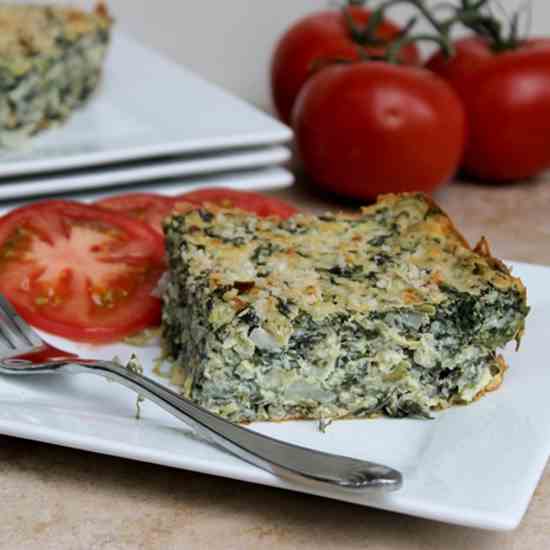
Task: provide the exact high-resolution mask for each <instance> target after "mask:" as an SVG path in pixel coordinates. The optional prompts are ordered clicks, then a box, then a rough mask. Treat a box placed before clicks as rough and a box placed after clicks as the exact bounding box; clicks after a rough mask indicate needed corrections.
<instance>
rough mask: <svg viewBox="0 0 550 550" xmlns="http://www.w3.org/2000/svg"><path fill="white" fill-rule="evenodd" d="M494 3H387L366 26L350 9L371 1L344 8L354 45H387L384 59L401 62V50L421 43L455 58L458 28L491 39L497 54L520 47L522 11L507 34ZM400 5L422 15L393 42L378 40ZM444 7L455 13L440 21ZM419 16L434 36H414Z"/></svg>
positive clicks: (352, 0)
mask: <svg viewBox="0 0 550 550" xmlns="http://www.w3.org/2000/svg"><path fill="white" fill-rule="evenodd" d="M494 3H495V0H460V1H459V2H458V5H457V4H456V3H452V2H445V1H444V2H441V3H439V4H437V5H434V6H428V4H427V2H426V1H425V0H383V1H381V2H379V3H378V4H377V5H375V7H373V8H372V13H371V15H370V17H369V20H368V22H367V24H366V25H364V26H363V27H360V26H359V25H357V23H356V22H355V21H354V19H353V16H352V14H351V12H350V7H352V6H364V5H368V4H370V3H369V2H368V1H367V0H348V2H347V6H345V7H344V8H343V14H344V17H345V19H346V22H347V24H348V27H349V31H350V35H351V37H352V40H353V41H354V42H356V43H357V44H358V45H360V46H386V47H387V52H388V53H387V54H386V55H385V56H383V58H384V60H386V61H389V62H391V63H398V62H399V59H398V58H399V52H400V51H401V49H402V48H403V47H405V46H407V45H409V44H412V43H415V42H418V41H429V42H435V43H437V44H439V45H440V47H441V49H442V51H443V52H444V54H445V55H447V56H450V55H453V49H452V45H451V44H452V43H451V34H452V31H453V30H454V28H455V27H456V26H458V25H461V26H463V27H466V28H467V29H469V30H471V31H473V32H474V33H475V34H477V35H478V36H480V37H482V38H484V39H485V40H487V42H488V43H489V44H490V46H491V48H492V49H493V51H495V52H497V53H500V52H503V51H506V50H513V49H516V48H518V47H520V46H521V44H522V42H523V41H522V40H521V38H520V36H519V35H520V32H519V27H520V17H521V12H520V11H518V12H515V13H514V14H513V15H512V16H511V17H510V18H509V21H508V25H507V27H508V28H509V32H508V33H506V31H505V28H506V26H505V25H503V23H502V22H501V21H500V20H499V19H498V18H497V17H496V16H495V14H494V13H493V11H492V10H491V7H492V5H493V4H494ZM398 5H408V6H410V7H412V8H414V9H415V10H416V11H417V12H418V16H414V17H412V18H411V19H409V21H408V22H407V23H406V25H405V26H404V28H403V29H402V31H401V32H400V33H399V35H398V36H396V37H394V38H393V39H391V40H386V41H384V40H381V39H380V38H378V37H377V33H378V29H379V27H380V25H381V24H382V23H383V21H384V19H385V17H386V13H387V12H388V10H390V9H391V8H393V7H395V6H398ZM441 8H447V10H448V11H450V12H451V13H450V14H448V15H447V16H446V17H444V18H440V17H438V16H437V14H436V12H437V11H438V10H439V9H441ZM419 17H421V18H423V19H424V20H425V21H427V22H428V23H429V24H430V26H431V27H432V28H433V30H434V31H435V34H434V35H428V34H421V35H417V36H415V35H412V34H411V32H412V30H413V28H414V27H415V26H416V23H417V21H418V18H419Z"/></svg>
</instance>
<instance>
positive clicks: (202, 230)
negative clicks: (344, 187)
mask: <svg viewBox="0 0 550 550" xmlns="http://www.w3.org/2000/svg"><path fill="white" fill-rule="evenodd" d="M165 233H166V244H167V250H168V256H169V272H170V274H169V280H168V284H167V286H166V288H165V291H164V296H163V300H164V307H163V329H162V330H163V339H164V345H165V346H166V350H167V352H168V353H169V355H170V356H171V357H172V358H173V360H174V361H175V367H174V375H175V376H176V377H177V379H178V380H179V381H180V383H181V384H182V386H183V391H184V393H185V394H186V395H188V396H190V397H191V398H192V399H193V400H195V401H196V402H197V403H199V404H200V405H202V406H204V407H206V408H207V409H209V410H211V411H213V412H215V413H218V414H220V415H222V416H225V417H227V418H229V419H231V420H234V421H245V422H246V421H254V420H281V419H287V418H317V419H321V418H322V419H327V418H340V417H365V416H372V415H377V414H386V415H389V416H394V417H404V416H420V417H428V416H429V415H430V411H432V410H434V409H440V408H445V407H448V406H449V405H451V404H454V403H468V402H471V401H472V400H474V399H475V398H477V397H479V396H481V395H482V394H483V393H484V392H486V391H489V390H492V389H495V388H496V387H498V385H499V384H500V382H501V379H502V375H503V372H504V370H505V367H506V365H505V364H504V362H503V360H502V359H501V358H500V357H498V356H497V354H496V350H497V348H499V347H501V346H503V345H504V344H506V343H507V342H509V341H510V340H513V339H518V340H519V338H520V337H521V334H522V331H523V327H524V320H525V317H526V315H527V312H528V308H527V305H526V292H525V289H524V287H523V285H522V284H521V282H520V281H519V280H518V279H516V278H513V277H512V276H511V275H510V274H509V272H508V271H507V269H506V268H505V267H504V266H503V265H502V264H501V263H500V262H498V261H497V260H495V259H493V258H491V257H490V255H489V253H488V250H487V247H486V243H484V242H483V243H482V245H483V246H480V247H479V248H478V249H476V251H472V250H471V249H470V248H469V247H468V246H467V245H466V243H465V242H464V240H463V239H462V237H461V236H460V235H459V234H458V233H457V232H456V230H455V229H454V228H453V226H452V225H451V222H450V221H449V219H448V218H447V217H446V216H445V215H444V214H443V213H442V212H441V211H440V210H439V209H438V208H436V207H435V206H434V205H433V204H432V203H431V201H429V200H428V199H426V198H424V197H423V196H422V195H400V196H397V195H387V196H385V197H383V198H382V199H381V200H379V202H378V203H377V204H375V205H374V206H371V207H369V208H364V209H363V210H362V211H361V213H360V214H358V215H344V214H335V215H333V214H327V215H324V216H321V217H313V216H305V215H298V216H295V217H294V218H291V219H289V220H285V221H283V220H279V219H276V218H269V219H261V218H257V217H255V216H253V215H247V214H245V213H242V212H237V211H231V210H223V209H216V208H210V209H209V210H208V211H206V210H198V211H195V210H190V211H188V212H186V213H183V214H178V215H174V216H173V217H171V218H170V219H168V220H167V221H166V223H165Z"/></svg>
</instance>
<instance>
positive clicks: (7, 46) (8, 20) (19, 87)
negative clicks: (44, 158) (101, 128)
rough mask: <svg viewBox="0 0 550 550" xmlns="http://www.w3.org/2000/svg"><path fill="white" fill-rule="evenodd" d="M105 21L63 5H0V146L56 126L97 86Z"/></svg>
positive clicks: (102, 14) (99, 11) (101, 12)
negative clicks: (53, 125)
mask: <svg viewBox="0 0 550 550" xmlns="http://www.w3.org/2000/svg"><path fill="white" fill-rule="evenodd" d="M110 27H111V19H110V18H109V16H108V15H107V11H106V9H105V7H104V6H103V5H102V4H99V5H98V7H97V8H96V10H95V12H93V13H85V12H83V11H80V10H76V9H72V8H64V7H50V6H38V5H37V6H32V5H31V6H25V5H17V4H13V5H10V4H3V5H0V147H2V146H4V147H5V146H16V145H18V144H20V143H21V142H22V141H24V140H25V139H26V138H27V137H28V136H30V135H32V134H35V133H36V132H38V131H39V130H41V129H43V128H46V127H47V126H50V125H52V124H57V123H61V122H62V121H64V120H65V119H66V118H67V117H68V116H69V115H70V114H71V112H72V111H73V110H74V109H76V108H77V107H79V106H80V105H82V104H83V103H84V102H85V101H86V99H87V98H88V97H89V96H90V95H91V94H92V92H93V91H94V90H95V88H96V87H97V85H98V83H99V80H100V76H101V69H102V65H103V60H104V58H105V54H106V51H107V46H108V43H109V35H110Z"/></svg>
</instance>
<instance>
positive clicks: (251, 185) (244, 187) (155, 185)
mask: <svg viewBox="0 0 550 550" xmlns="http://www.w3.org/2000/svg"><path fill="white" fill-rule="evenodd" d="M293 183H294V175H293V174H292V173H291V172H289V171H288V170H286V169H285V168H281V167H280V166H269V167H265V168H255V169H251V170H242V171H239V170H237V171H234V172H224V173H221V174H210V175H203V176H192V177H188V178H170V179H162V180H154V181H149V182H143V183H140V184H134V185H128V186H127V187H102V188H101V189H98V190H91V189H88V190H81V189H79V190H77V191H75V192H74V193H67V192H66V191H65V192H64V193H60V192H58V193H56V192H54V190H53V189H52V190H51V191H50V193H48V196H47V197H45V199H51V198H64V199H70V200H81V201H85V202H90V201H95V200H97V199H100V198H103V197H108V196H113V195H120V194H122V193H138V192H145V193H151V192H152V193H160V194H161V195H169V196H174V195H179V194H181V193H187V192H189V191H194V190H195V189H203V188H206V187H230V188H232V189H238V190H240V191H274V190H277V189H285V188H287V187H291V186H292V185H293ZM22 199H23V197H22V196H21V195H19V196H18V199H17V200H16V201H14V200H12V201H5V202H4V201H3V202H2V204H1V206H0V216H1V215H3V214H5V213H6V212H8V211H9V210H10V209H12V208H15V207H16V206H19V205H20V204H22V203H23V202H32V201H33V200H35V198H34V197H25V200H24V201H23V200H22ZM27 199H28V200H27Z"/></svg>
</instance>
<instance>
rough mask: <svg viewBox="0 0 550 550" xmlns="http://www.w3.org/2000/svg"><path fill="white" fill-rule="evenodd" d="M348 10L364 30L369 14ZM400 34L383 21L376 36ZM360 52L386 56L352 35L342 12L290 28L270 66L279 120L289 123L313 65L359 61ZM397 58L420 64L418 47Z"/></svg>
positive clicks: (309, 18) (379, 48)
mask: <svg viewBox="0 0 550 550" xmlns="http://www.w3.org/2000/svg"><path fill="white" fill-rule="evenodd" d="M347 9H348V13H349V15H350V17H351V18H352V20H353V23H354V25H356V26H357V27H358V28H364V27H365V26H366V25H367V23H368V22H369V20H370V18H371V13H372V12H371V11H370V10H368V9H365V8H362V7H357V6H355V7H349V8H347ZM400 31H401V29H400V27H399V26H398V25H396V24H395V23H393V22H392V21H390V20H387V19H383V20H382V21H381V22H380V24H379V25H378V26H377V29H376V32H375V37H376V38H377V39H379V40H381V41H382V42H384V41H388V40H391V39H393V38H395V37H397V36H398V35H399V33H400ZM361 49H362V51H363V52H364V53H367V54H368V55H371V56H377V55H382V54H384V53H385V47H384V46H380V45H374V46H373V45H369V44H365V43H362V41H361V40H360V39H358V38H357V37H356V36H354V34H353V32H352V30H351V28H350V24H349V22H348V20H347V19H346V17H345V16H344V12H343V11H339V10H327V11H322V12H318V13H314V14H312V15H309V16H307V17H305V18H303V19H301V20H299V21H298V22H297V23H295V24H294V25H293V26H291V27H290V28H289V29H288V30H287V31H286V33H285V34H284V35H283V36H282V38H281V39H280V40H279V43H278V44H277V46H276V48H275V52H274V54H273V59H272V64H271V88H272V93H273V100H274V103H275V107H276V109H277V112H278V114H279V116H280V118H281V120H283V121H284V122H287V123H289V122H290V119H291V112H292V108H293V106H294V103H295V100H296V97H297V96H298V94H299V92H300V90H301V89H302V87H303V85H304V84H305V82H306V81H307V80H308V79H309V78H310V76H311V75H312V73H313V72H314V70H315V66H316V65H318V64H323V63H325V62H330V61H334V60H336V59H339V60H358V59H360V58H361ZM399 59H400V61H401V62H402V63H404V64H410V65H417V64H419V63H420V54H419V50H418V48H417V47H416V46H415V45H414V44H409V45H407V46H406V47H404V48H403V49H402V51H401V54H400V58H399Z"/></svg>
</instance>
